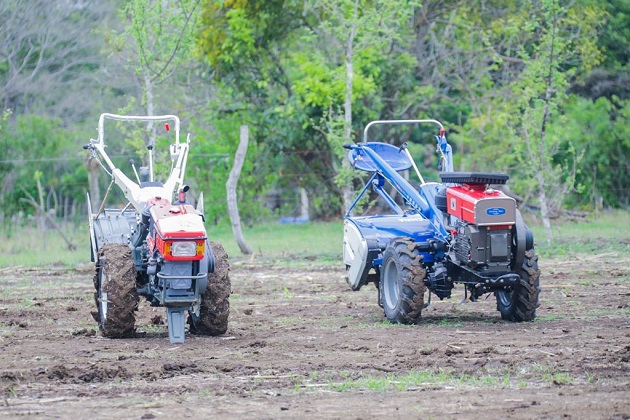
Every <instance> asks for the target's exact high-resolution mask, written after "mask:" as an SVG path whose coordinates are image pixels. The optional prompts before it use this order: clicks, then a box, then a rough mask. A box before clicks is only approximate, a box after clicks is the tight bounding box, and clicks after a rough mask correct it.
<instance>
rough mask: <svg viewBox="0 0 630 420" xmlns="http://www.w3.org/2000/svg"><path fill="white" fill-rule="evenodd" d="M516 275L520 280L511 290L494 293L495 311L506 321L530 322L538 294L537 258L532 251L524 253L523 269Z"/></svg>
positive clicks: (534, 313)
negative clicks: (495, 300) (495, 298)
mask: <svg viewBox="0 0 630 420" xmlns="http://www.w3.org/2000/svg"><path fill="white" fill-rule="evenodd" d="M518 274H519V275H520V277H521V279H520V282H519V283H518V284H517V285H516V286H514V289H513V290H509V291H508V290H506V291H503V290H502V291H498V292H495V295H496V297H497V309H498V310H499V312H501V318H503V319H505V320H506V321H512V322H523V321H531V320H533V319H534V318H536V308H537V307H538V306H539V302H538V295H539V294H540V270H539V269H538V256H537V255H536V253H535V252H534V250H533V249H530V250H528V251H527V252H525V259H524V261H523V267H522V268H521V270H519V273H518Z"/></svg>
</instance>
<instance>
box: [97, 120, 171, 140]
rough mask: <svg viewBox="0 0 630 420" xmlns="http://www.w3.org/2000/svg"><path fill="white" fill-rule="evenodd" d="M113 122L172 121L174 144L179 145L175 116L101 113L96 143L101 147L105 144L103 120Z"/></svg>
mask: <svg viewBox="0 0 630 420" xmlns="http://www.w3.org/2000/svg"><path fill="white" fill-rule="evenodd" d="M106 119H108V120H115V121H146V122H149V121H173V122H174V123H175V144H176V145H177V144H179V117H178V116H176V115H156V116H142V115H118V114H108V113H103V114H101V116H100V117H99V119H98V142H99V144H101V145H104V144H105V128H104V127H103V125H104V122H105V120H106Z"/></svg>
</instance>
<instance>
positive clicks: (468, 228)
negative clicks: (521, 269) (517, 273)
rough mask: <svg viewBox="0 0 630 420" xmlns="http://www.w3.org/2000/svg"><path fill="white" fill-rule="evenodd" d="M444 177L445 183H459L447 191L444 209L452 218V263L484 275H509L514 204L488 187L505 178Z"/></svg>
mask: <svg viewBox="0 0 630 420" xmlns="http://www.w3.org/2000/svg"><path fill="white" fill-rule="evenodd" d="M443 175H445V176H444V177H442V179H443V180H444V181H445V182H457V183H460V184H461V185H456V186H450V187H448V188H446V200H445V201H446V203H445V204H446V205H445V207H446V208H445V209H444V210H446V211H447V213H448V214H449V215H451V216H454V218H452V219H453V220H454V223H452V228H453V230H452V232H451V233H452V246H451V252H452V254H451V255H452V256H453V257H454V260H455V261H457V262H458V263H459V264H460V265H462V266H465V267H468V268H469V269H472V270H474V271H475V272H478V273H479V274H481V275H483V276H495V275H497V274H501V273H506V272H509V271H510V262H511V261H512V257H513V255H512V227H513V226H514V224H515V223H516V202H515V200H514V199H513V198H511V197H508V196H506V195H505V194H503V193H502V192H501V191H498V190H495V189H493V188H489V186H488V185H489V184H504V183H505V182H506V181H507V178H508V177H507V175H501V174H479V173H474V174H469V173H451V174H443ZM449 175H450V177H449ZM445 178H446V179H445ZM443 207H444V204H443ZM444 210H442V211H444Z"/></svg>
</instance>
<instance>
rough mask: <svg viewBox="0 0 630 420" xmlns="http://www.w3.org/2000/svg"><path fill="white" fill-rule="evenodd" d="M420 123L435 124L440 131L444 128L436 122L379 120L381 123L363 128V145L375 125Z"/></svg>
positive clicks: (370, 124) (374, 123) (373, 122)
mask: <svg viewBox="0 0 630 420" xmlns="http://www.w3.org/2000/svg"><path fill="white" fill-rule="evenodd" d="M422 123H432V124H437V125H438V126H439V127H440V130H444V126H443V125H442V123H441V122H439V121H438V120H384V121H383V120H381V121H372V122H371V123H369V124H368V125H366V126H365V129H364V130H363V143H367V141H368V138H367V135H368V130H369V128H370V127H371V126H373V125H377V124H391V125H399V124H422Z"/></svg>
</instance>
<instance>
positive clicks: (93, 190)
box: [86, 159, 101, 213]
mask: <svg viewBox="0 0 630 420" xmlns="http://www.w3.org/2000/svg"><path fill="white" fill-rule="evenodd" d="M86 166H87V171H88V188H89V189H90V202H91V203H92V206H91V207H92V208H91V209H90V211H91V212H92V213H96V212H97V211H98V209H99V206H100V205H101V204H100V203H101V188H100V186H99V183H98V175H99V173H100V172H101V165H100V164H99V163H98V161H97V160H96V159H89V160H88V161H87V163H86Z"/></svg>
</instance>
